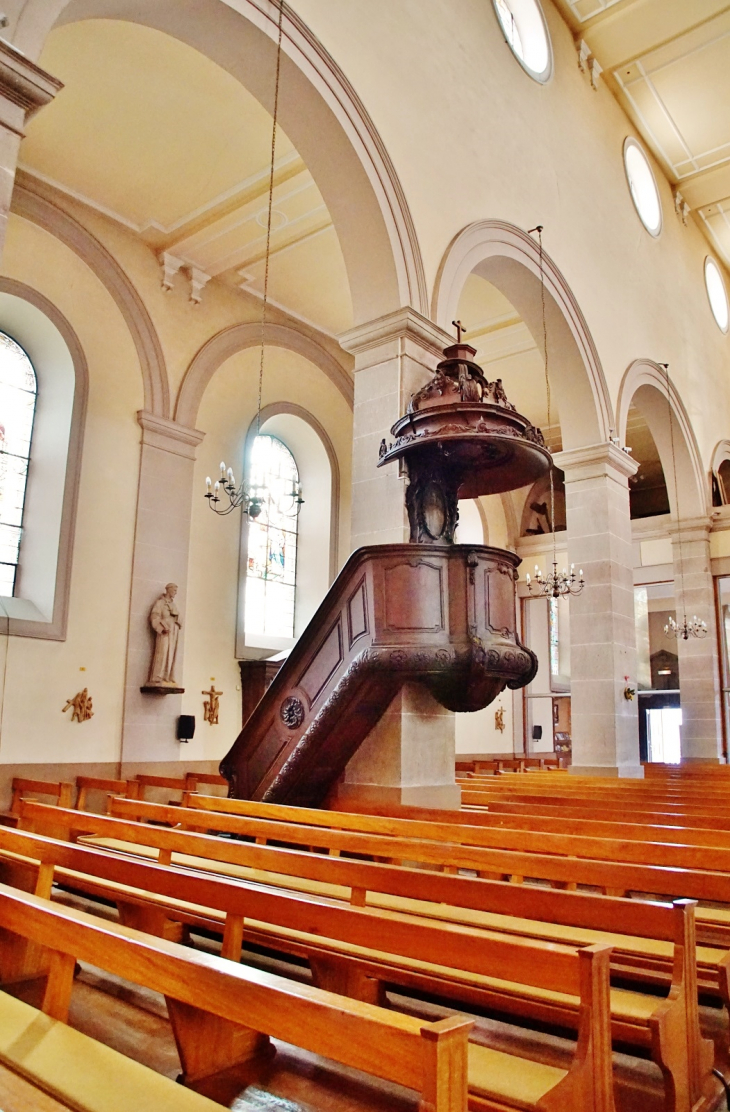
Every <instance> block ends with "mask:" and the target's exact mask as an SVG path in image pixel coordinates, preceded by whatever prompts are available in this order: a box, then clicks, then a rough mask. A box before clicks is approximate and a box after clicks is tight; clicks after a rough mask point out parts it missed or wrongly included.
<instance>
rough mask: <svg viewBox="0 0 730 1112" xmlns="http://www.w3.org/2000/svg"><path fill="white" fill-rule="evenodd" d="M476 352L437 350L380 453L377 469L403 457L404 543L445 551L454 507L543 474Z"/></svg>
mask: <svg viewBox="0 0 730 1112" xmlns="http://www.w3.org/2000/svg"><path fill="white" fill-rule="evenodd" d="M475 355H476V349H475V348H473V347H471V346H470V345H469V344H465V343H456V344H452V345H451V347H447V348H446V349H445V350H444V358H443V360H442V361H441V362H440V363H439V364H438V366H437V368H436V371H435V373H434V376H433V378H432V379H431V380H430V382H428V383H426V385H425V386H423V387H422V388H421V389H420V390H419V391H418V392H417V393H416V394H414V395H413V397H412V398H411V401H410V404H409V406H408V411H407V412H406V414H405V415H404V416H403V417H401V418H400V419H399V420H398V421H396V423H395V424H394V425H393V428H392V429H391V435H392V436H393V437H394V438H395V439H394V440H393V442H392V443H391V444H387V443H386V441H385V440H383V441H382V443H381V446H380V459H379V462H378V466H379V467H382V466H383V464H386V463H390V462H391V461H393V460H396V459H399V458H401V457H403V458H404V459H405V461H406V464H407V467H408V476H409V480H410V483H409V487H408V491H407V493H406V506H407V508H408V515H409V520H410V525H411V538H410V539H411V541H413V542H421V543H422V542H424V541H425V542H429V541H430V542H434V543H441V544H452V543H453V540H454V530H455V529H456V524H457V521H458V508H457V506H458V500H459V499H460V498H478V497H479V496H480V495H483V494H500V493H502V492H503V491H507V490H516V489H518V488H519V487H522V486H526V485H527V484H529V483H533V482H534V481H535V480H536V479H537V478H539V477H540V476H541V475H543V474H544V473H545V472H546V471H547V470H548V469H549V467H550V465H551V460H550V453H549V452H548V450H547V448H546V447H545V440H544V438H543V435H542V433H541V431H540V429H538V428H535V426H534V425H532V424H531V423H530V421H528V419H527V418H526V417H523V416H522V415H521V414H520V413H518V412H517V411H516V409H515V407H514V406H513V405H512V403H511V402H510V401H509V400H508V398H507V395H506V394H505V391H504V387H503V386H502V380H501V379H497V380H496V381H495V382H488V381H487V379H486V377H485V375H484V372H483V371H482V369H481V367H480V366H479V365H478V364H477V363H475V362H474V356H475Z"/></svg>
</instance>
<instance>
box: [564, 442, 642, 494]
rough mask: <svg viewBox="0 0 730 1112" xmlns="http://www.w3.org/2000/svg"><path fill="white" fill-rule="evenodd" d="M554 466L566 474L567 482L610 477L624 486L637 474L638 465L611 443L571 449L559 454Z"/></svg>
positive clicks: (626, 453)
mask: <svg viewBox="0 0 730 1112" xmlns="http://www.w3.org/2000/svg"><path fill="white" fill-rule="evenodd" d="M553 463H554V464H555V466H556V467H559V468H560V470H561V471H563V472H565V481H566V483H570V482H579V481H580V480H582V479H598V478H604V477H605V478H611V479H615V480H616V481H617V482H620V483H622V484H623V485H624V486H626V485H627V484H628V481H629V479H630V478H631V476H632V475H635V474H636V472H637V471H638V469H639V465H638V463H637V462H636V460H635V459H633V458H632V457H631V456H630V455H629V454H628V452H624V451H622V450H621V449H620V448H617V447H616V445H615V444H612V443H611V441H610V440H606V441H603V442H602V443H600V444H588V445H586V446H585V447H583V448H568V449H567V450H566V451H563V452H556V453H555V455H554V456H553Z"/></svg>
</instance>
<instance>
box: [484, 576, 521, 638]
mask: <svg viewBox="0 0 730 1112" xmlns="http://www.w3.org/2000/svg"><path fill="white" fill-rule="evenodd" d="M507 582H509V584H510V585H511V584H513V582H514V580H513V575H512V568H511V567H505V565H504V564H497V565H496V566H492V567H490V568H486V569H485V571H484V601H485V605H486V613H485V615H484V624H485V625H486V627H487V629H490V630H491V631H492V632H493V633H497V632H498V633H503V632H504V633H507V634H510V633H513V632H514V628H515V598H514V590H513V589H512V590H508V589H507Z"/></svg>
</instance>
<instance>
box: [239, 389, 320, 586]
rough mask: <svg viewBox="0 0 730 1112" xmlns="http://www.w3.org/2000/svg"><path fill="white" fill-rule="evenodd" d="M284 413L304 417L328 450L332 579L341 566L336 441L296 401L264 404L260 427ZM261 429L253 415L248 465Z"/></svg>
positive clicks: (246, 455)
mask: <svg viewBox="0 0 730 1112" xmlns="http://www.w3.org/2000/svg"><path fill="white" fill-rule="evenodd" d="M280 414H287V415H288V416H290V417H298V418H299V420H300V421H304V423H305V424H306V425H309V427H310V428H311V429H312V430H313V431H314V432H315V433H316V434H317V436H318V437H319V439H320V441H321V443H322V447H323V448H324V450H325V454H326V456H327V460H328V461H329V465H330V475H331V483H332V486H331V495H330V548H329V579H330V582H332V580H333V579H334V578H335V575H336V574H337V568H338V567H339V535H340V464H339V461H338V459H337V453H336V451H335V446H334V444H333V443H332V441H331V439H330V436H329V433H328V432H327V430H326V429H325V427H324V425H322V424H321V423H320V422H319V421H318V420H317V418H316V417H315V416H314V414H313V413H310V412H309V410H308V409H305V408H304V407H303V406H301V405H296V404H294V403H293V402H286V401H281V402H271V404H270V405H265V406H263V408H262V410H261V422H260V427H261V429H262V430H263V428H264V425H265V424H266V422H267V421H269V420H270V419H271V418H272V417H278V416H280ZM258 429H259V422H258V421H257V420H256V418H254V419H253V421H252V422H251V424H250V425H249V427H248V431H247V433H246V440H245V443H244V449H243V451H244V457H243V458H244V468H245V469H246V470H247V469H248V461H249V458H250V451H251V445H252V444H253V441H254V438H255V437H256V435H257V432H258Z"/></svg>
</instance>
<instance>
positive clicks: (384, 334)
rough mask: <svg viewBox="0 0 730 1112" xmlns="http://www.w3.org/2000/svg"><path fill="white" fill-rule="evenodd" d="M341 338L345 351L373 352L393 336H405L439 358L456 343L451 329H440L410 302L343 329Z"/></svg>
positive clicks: (401, 337) (392, 338)
mask: <svg viewBox="0 0 730 1112" xmlns="http://www.w3.org/2000/svg"><path fill="white" fill-rule="evenodd" d="M338 339H339V341H340V345H341V346H342V347H343V348H344V349H345V351H349V352H351V353H352V354H353V355H359V354H360V352H363V351H370V350H371V349H372V348H377V347H380V346H381V345H382V344H387V343H390V342H391V341H392V340H394V339H405V340H410V341H411V342H413V343H415V344H417V345H418V346H419V347H421V348H424V349H425V350H426V351H427V352H428V353H429V354H430V355H435V356H436V357H437V358H438V359H441V358H443V351H444V348H445V347H448V346H449V344H453V342H454V337H453V336H452V335H451V334H450V333H449V332H445V331H444V330H443V329H441V328H439V327H438V325H435V324H434V323H433V321H431V320H429V319H428V317H424V316H423V314H422V313H419V312H418V311H417V310H416V309H413V308H411V306H410V305H405V306H403V308H402V309H396V310H394V312H392V313H386V314H385V316H382V317H377V318H376V319H375V320H371V321H367V322H366V323H365V324H358V325H357V326H356V327H355V328H351V329H349V330H348V331H347V332H343V333H342V335H341V336H339V337H338Z"/></svg>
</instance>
